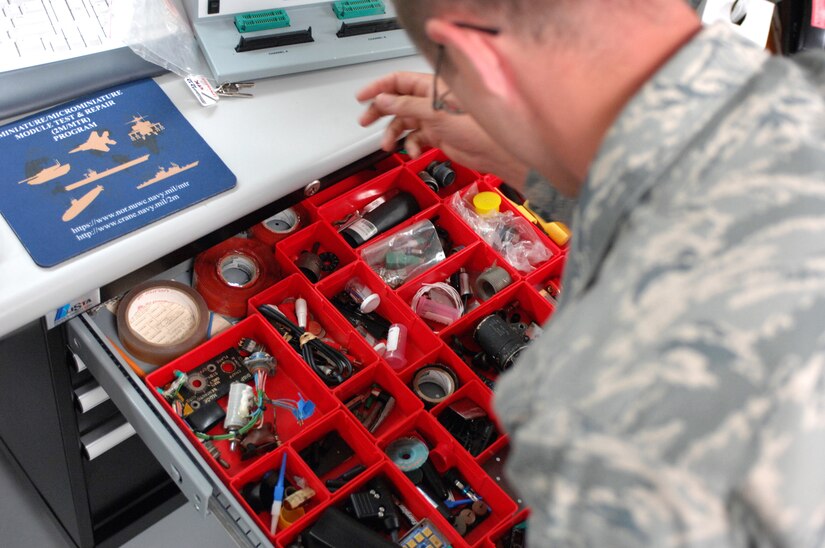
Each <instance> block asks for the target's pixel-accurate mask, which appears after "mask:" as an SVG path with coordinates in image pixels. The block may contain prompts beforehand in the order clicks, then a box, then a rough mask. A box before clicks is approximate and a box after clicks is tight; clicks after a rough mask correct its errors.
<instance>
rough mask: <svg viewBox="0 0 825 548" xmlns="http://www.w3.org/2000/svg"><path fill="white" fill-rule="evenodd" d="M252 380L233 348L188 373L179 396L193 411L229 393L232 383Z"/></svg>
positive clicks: (238, 354) (241, 359)
mask: <svg viewBox="0 0 825 548" xmlns="http://www.w3.org/2000/svg"><path fill="white" fill-rule="evenodd" d="M250 380H252V373H250V372H249V370H248V369H247V368H246V367H244V365H243V358H241V355H240V353H239V352H238V350H237V349H235V348H230V349H229V350H227V351H226V352H223V353H221V354H218V355H217V356H215V357H214V358H212V359H210V360H209V361H207V362H206V363H204V364H202V365H200V366H198V367H196V368H194V369H192V370H191V371H189V374H188V378H187V381H186V383H185V384H184V385H183V386H182V387H181V389H180V392H179V394H180V396H181V397H182V398H183V399H184V401H185V402H186V404H187V405H188V406H189V407H190V408H191V409H192V410H193V411H197V409H198V408H199V407H200V406H201V405H203V404H207V403H210V402H213V401H216V400H218V399H220V398H222V397H223V396H225V395H227V394H228V393H229V385H230V384H232V383H233V382H240V383H245V382H247V381H250Z"/></svg>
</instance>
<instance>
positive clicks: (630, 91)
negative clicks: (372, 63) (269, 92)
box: [361, 0, 825, 547]
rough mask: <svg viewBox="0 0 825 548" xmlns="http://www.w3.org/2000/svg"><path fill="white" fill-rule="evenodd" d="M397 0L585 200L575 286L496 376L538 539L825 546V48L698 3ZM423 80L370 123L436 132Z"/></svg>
mask: <svg viewBox="0 0 825 548" xmlns="http://www.w3.org/2000/svg"><path fill="white" fill-rule="evenodd" d="M396 4H397V5H398V8H399V10H400V13H401V16H402V21H403V22H404V24H405V25H406V27H407V28H408V30H409V31H410V33H411V35H412V36H413V37H414V39H415V40H416V42H417V43H418V44H419V45H420V47H421V49H422V51H423V52H424V53H425V55H427V56H428V57H429V58H431V59H435V58H436V56H437V55H438V49H436V46H435V45H434V44H441V45H443V48H444V49H443V64H444V66H443V69H442V75H443V78H444V80H445V81H446V84H447V85H449V86H450V88H451V89H452V91H453V93H454V95H455V101H456V103H460V104H461V105H462V107H463V108H464V109H465V110H466V111H467V112H468V113H469V114H470V115H472V116H473V118H475V120H477V121H478V123H479V124H480V125H481V127H483V128H484V129H485V130H486V131H487V133H488V134H489V135H494V136H495V140H496V141H497V142H498V143H500V144H501V145H502V147H504V148H505V149H506V150H507V151H509V153H510V154H512V155H513V156H514V157H516V158H517V159H518V160H519V161H520V162H522V163H523V165H529V166H534V167H535V168H537V170H538V172H539V173H540V174H541V175H542V176H543V177H544V178H545V179H547V180H551V181H553V182H554V184H555V185H556V186H557V187H558V188H559V189H560V190H562V191H563V192H565V193H567V194H570V195H574V196H578V198H579V203H578V205H577V206H576V213H575V222H574V236H573V239H572V243H571V248H570V252H569V258H568V263H567V266H566V270H565V274H564V279H563V285H564V294H563V298H562V301H561V303H560V304H559V307H558V308H557V310H556V311H555V313H554V315H553V317H552V319H551V321H550V322H549V324H548V326H547V329H546V332H545V334H544V335H543V336H542V338H541V339H540V340H539V341H537V342H536V343H534V344H533V345H532V347H531V348H530V349H529V350H528V351H527V352H525V353H524V354H523V355H522V357H521V359H520V361H519V362H518V363H517V364H516V366H515V367H514V368H513V370H512V371H510V372H508V373H507V374H505V375H504V376H503V377H502V380H501V381H500V382H499V386H498V388H497V391H496V392H497V394H496V401H495V403H496V409H497V411H498V414H499V416H500V418H501V420H502V423H503V425H504V426H505V428H506V430H507V432H508V433H509V434H510V436H511V443H512V449H513V450H512V453H511V455H510V457H509V460H508V467H507V468H508V473H509V476H510V478H511V479H512V480H513V483H514V484H515V486H516V487H517V489H518V490H519V491H520V493H521V494H522V495H523V497H524V499H525V501H526V502H527V503H528V504H529V505H530V506H531V507H532V515H531V518H530V522H529V527H528V530H529V537H528V539H529V542H530V545H532V546H560V547H567V546H571V547H572V546H576V547H578V546H582V547H583V546H588V547H590V546H593V547H595V546H605V547H636V546H664V547H668V546H702V547H704V546H724V547H740V546H741V547H762V546H766V547H767V546H783V547H784V546H794V547H796V546H812V547H813V546H823V545H825V98H824V97H823V96H824V95H825V58H824V57H823V55H818V56H811V57H800V58H797V59H795V60H794V61H790V60H788V59H781V58H772V57H769V56H768V55H767V54H765V53H764V52H763V51H761V50H760V49H759V48H757V47H754V46H752V45H751V44H749V43H747V42H745V41H744V40H743V39H740V38H738V37H737V36H736V35H735V34H734V33H733V32H732V31H731V30H730V29H728V28H727V27H723V26H713V27H710V28H706V29H704V30H700V29H699V24H698V20H697V19H696V18H695V15H692V14H691V13H689V12H687V13H686V12H685V10H687V8H686V6H685V5H684V4H683V3H681V2H680V0H648V1H647V2H643V1H641V0H640V1H636V0H627V1H624V2H616V1H615V0H613V1H611V0H587V1H585V2H582V1H581V0H578V1H574V0H533V1H532V2H529V1H526V2H525V1H518V0H510V1H504V0H501V1H496V0H477V1H473V0H452V1H449V2H448V1H444V0H396ZM617 5H620V8H621V9H619V7H618V6H617ZM529 10H533V12H532V13H533V22H531V20H530V19H529V18H527V17H525V15H526V14H527V13H528V12H529ZM543 13H546V14H547V15H548V17H549V16H550V15H552V17H553V18H556V19H557V20H558V21H562V22H563V25H562V26H561V27H560V28H556V27H552V28H549V30H541V29H540V28H538V27H539V26H541V25H552V22H551V21H550V20H549V19H548V18H547V17H542V14H543ZM629 14H633V15H635V17H630V16H629ZM663 28H667V29H669V30H670V35H667V34H663V33H662V32H661V31H662V29H663ZM484 29H486V30H484ZM491 29H492V30H496V31H498V32H497V33H493V32H490V30H491ZM642 44H644V48H641V45H642ZM588 48H589V49H590V50H591V52H595V53H594V54H592V55H591V57H590V59H591V62H592V63H593V64H594V65H595V66H594V67H592V68H593V70H590V67H583V66H580V65H578V64H577V63H583V62H585V61H586V59H587V54H588ZM519 55H523V56H526V57H531V56H532V59H533V60H534V63H533V64H532V65H531V64H529V63H527V62H526V61H525V60H524V59H523V58H518V56H519ZM611 67H612V69H611ZM528 69H529V70H528ZM600 70H601V71H604V74H603V76H600V75H599V71H600ZM551 76H552V77H553V78H555V79H556V82H557V84H556V86H557V87H556V88H554V87H551V86H549V83H550V82H551V81H552V78H551ZM588 78H589V85H590V86H591V87H592V88H594V89H590V90H588V89H586V85H587V84H588ZM394 80H395V81H396V82H398V81H401V80H402V79H401V78H399V76H398V75H396V76H395V77H394ZM542 86H544V89H545V93H546V96H547V97H546V101H549V104H548V103H547V102H546V101H545V100H544V99H543V98H542V97H541V93H540V90H541V89H542ZM577 86H578V87H577ZM380 92H383V94H384V95H386V97H379V96H378V93H380ZM408 93H410V91H409V90H404V89H396V90H393V89H392V88H391V87H390V86H388V85H387V81H385V82H383V84H381V85H379V86H378V88H374V89H372V90H371V91H369V92H367V93H366V95H372V97H374V98H375V101H374V103H373V105H372V106H371V107H370V110H371V112H369V113H368V114H367V115H365V120H364V121H365V122H369V121H371V119H375V118H377V117H378V116H380V115H395V116H398V118H397V120H398V121H397V122H394V124H395V128H394V129H393V128H391V129H390V132H392V131H397V130H398V129H399V128H403V127H407V128H410V127H412V128H413V129H418V130H424V129H426V128H425V127H424V126H425V122H426V123H427V124H429V123H431V122H432V120H431V119H428V118H427V117H426V116H425V115H424V114H422V115H421V117H420V118H419V119H418V120H419V121H418V122H415V123H418V124H419V127H415V123H413V122H411V120H412V118H411V117H410V113H408V112H404V111H403V110H402V109H400V108H398V105H399V101H401V100H402V98H400V97H398V95H399V94H401V95H403V94H408ZM576 93H581V94H584V97H583V98H582V99H581V100H579V99H578V97H577V96H576ZM361 98H362V99H364V98H366V97H365V96H364V94H362V96H361ZM563 100H566V101H563ZM588 106H589V107H590V108H591V111H590V112H588V111H587V109H586V107H588ZM554 109H555V111H554ZM559 110H561V111H565V110H566V111H572V113H574V114H575V115H576V116H577V117H578V119H579V120H580V121H581V123H582V124H584V125H585V127H576V128H571V127H569V126H567V125H564V124H562V123H559V122H561V121H565V120H566V121H568V122H569V121H570V120H571V118H570V117H569V116H568V117H565V114H566V113H565V112H562V113H558V112H557V111H559ZM531 112H532V114H533V116H532V118H531V117H530V116H529V114H530V113H531ZM427 120H430V121H427ZM508 124H509V126H508ZM513 126H515V127H513ZM534 184H535V183H534Z"/></svg>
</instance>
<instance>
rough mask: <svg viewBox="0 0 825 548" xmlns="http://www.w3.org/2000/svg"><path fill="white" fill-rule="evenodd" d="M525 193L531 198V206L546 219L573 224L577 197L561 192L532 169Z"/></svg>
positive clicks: (526, 182)
mask: <svg viewBox="0 0 825 548" xmlns="http://www.w3.org/2000/svg"><path fill="white" fill-rule="evenodd" d="M524 194H525V197H526V198H527V199H528V200H530V206H531V207H532V208H534V209H535V210H536V212H537V213H539V214H540V215H542V216H543V217H544V218H545V219H547V220H550V219H552V220H553V221H561V222H563V223H565V224H567V225H572V222H573V211H574V210H575V209H576V203H577V202H576V199H575V198H568V197H566V196H563V195H562V194H560V193H559V192H558V191H557V190H556V189H555V187H553V185H552V184H550V183H549V182H548V181H547V179H545V178H544V177H542V176H541V175H540V174H539V173H538V172H536V171H530V173H528V174H527V180H526V181H525V182H524Z"/></svg>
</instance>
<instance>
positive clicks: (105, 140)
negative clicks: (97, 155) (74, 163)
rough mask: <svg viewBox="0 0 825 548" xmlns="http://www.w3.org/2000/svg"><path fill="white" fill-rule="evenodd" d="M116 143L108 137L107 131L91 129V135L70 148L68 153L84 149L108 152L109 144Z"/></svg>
mask: <svg viewBox="0 0 825 548" xmlns="http://www.w3.org/2000/svg"><path fill="white" fill-rule="evenodd" d="M116 144H117V141H113V140H112V139H109V132H108V131H104V132H103V133H98V132H96V131H93V132H92V133H91V135H89V138H88V139H86V142H85V143H83V144H82V145H79V146H77V147H75V148H73V149H72V150H70V151H69V154H74V153H75V152H82V151H84V150H97V151H99V152H109V145H116Z"/></svg>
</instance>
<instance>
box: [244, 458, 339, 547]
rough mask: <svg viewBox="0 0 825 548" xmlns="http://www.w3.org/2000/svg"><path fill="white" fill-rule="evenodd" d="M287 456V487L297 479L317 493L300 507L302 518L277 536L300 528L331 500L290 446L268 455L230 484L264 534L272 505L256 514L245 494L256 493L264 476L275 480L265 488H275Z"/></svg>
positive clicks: (268, 522) (270, 481) (268, 528)
mask: <svg viewBox="0 0 825 548" xmlns="http://www.w3.org/2000/svg"><path fill="white" fill-rule="evenodd" d="M284 453H286V455H287V460H286V473H285V474H284V484H285V486H289V485H295V478H296V477H298V478H301V479H303V480H304V482H305V483H306V487H310V488H311V489H312V490H313V491H315V496H314V497H312V498H311V499H310V500H309V501H308V502H307V503H306V504H305V505H302V506H301V508H303V509H304V515H303V516H300V517H298V518H296V519H294V521H292V523H291V524H290V525H288V526H287V527H286V528H283V527H279V528H278V530H277V531H276V534H280V533H282V532H283V531H287V530H288V529H290V528H292V527H300V526H301V524H302V523H305V522H306V521H307V520H308V519H310V518H311V517H312V516H313V515H314V514H315V513H317V511H318V510H319V509H320V508H322V507H323V506H324V505H325V504H326V502H327V501H328V500H329V498H330V495H329V492H328V491H327V490H326V489H325V488H324V485H323V483H322V482H321V481H320V480H319V479H318V478H317V477H316V476H315V474H313V473H312V471H311V470H310V469H309V467H308V466H307V465H306V463H305V462H304V461H302V460H301V459H300V458H299V457H298V453H296V452H295V451H294V450H293V449H292V448H291V447H290V446H288V445H283V446H281V447H279V448H278V449H276V450H275V451H273V452H271V453H269V454H267V455H266V457H264V458H261V459H259V460H258V461H257V462H256V463H255V464H254V465H253V466H250V467H249V468H247V469H246V470H244V471H243V473H242V474H240V475H239V476H238V477H236V478H235V479H233V480H232V482H231V483H230V488H231V490H232V492H233V493H234V495H235V497H236V498H237V499H238V500H239V501H241V504H243V506H244V508H245V509H246V511H247V512H248V513H249V514H251V515H252V516H253V517H254V518H255V521H256V522H257V524H258V527H260V528H261V530H263V531H270V525H271V517H272V514H271V513H270V508H271V506H270V507H269V508H266V507H265V509H264V510H262V511H260V512H256V511H255V510H254V509H253V508H252V506H250V502H249V500H248V499H247V498H246V497H245V496H244V494H245V492H246V494H247V496H249V495H251V493H254V491H253V489H254V485H255V484H256V483H257V484H260V483H261V482H262V480H263V478H264V476H265V475H266V476H270V475H271V476H274V477H269V481H267V482H266V483H265V484H264V485H265V486H266V487H269V485H274V482H275V481H276V480H277V477H278V473H279V472H280V470H281V462H282V457H283V455H284ZM263 487H264V486H261V487H259V489H263ZM296 487H297V486H296ZM256 494H257V493H256ZM264 496H266V495H264ZM253 500H254V499H253ZM264 506H266V505H264ZM269 538H270V540H273V541H274V539H275V538H274V536H272V535H269Z"/></svg>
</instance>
